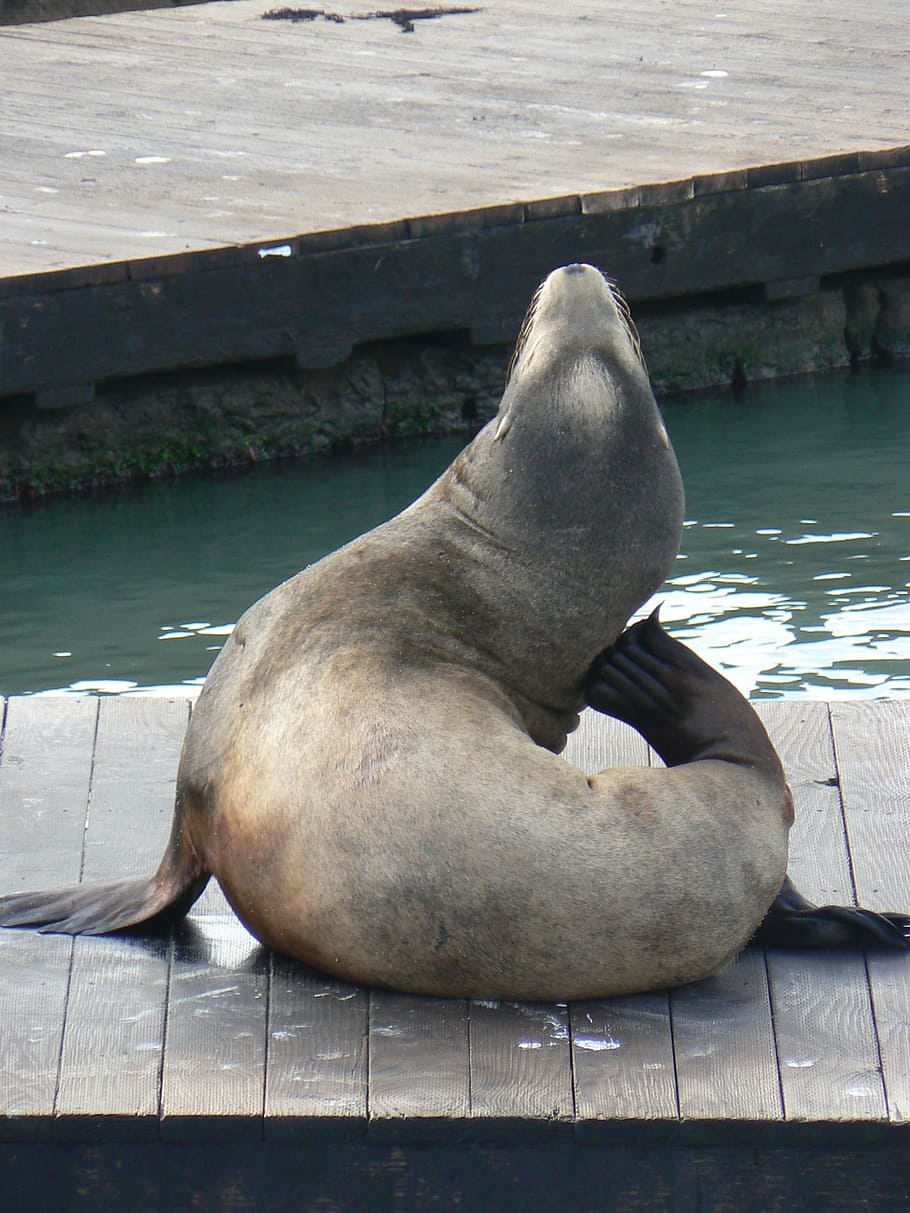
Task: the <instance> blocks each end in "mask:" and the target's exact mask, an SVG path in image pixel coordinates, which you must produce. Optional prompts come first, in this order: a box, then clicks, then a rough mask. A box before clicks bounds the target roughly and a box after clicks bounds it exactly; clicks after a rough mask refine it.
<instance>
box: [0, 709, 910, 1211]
mask: <svg viewBox="0 0 910 1213" xmlns="http://www.w3.org/2000/svg"><path fill="white" fill-rule="evenodd" d="M759 706H760V709H761V712H762V715H763V716H764V718H765V720H766V722H767V724H768V727H769V729H770V731H771V733H772V736H773V737H774V739H775V741H776V743H777V745H778V747H779V749H780V752H781V755H782V758H783V760H784V763H785V766H786V767H787V770H788V775H789V778H790V780H791V786H792V788H793V792H794V796H795V800H796V806H797V819H796V825H795V827H794V832H793V845H792V862H791V873H792V875H793V876H794V878H795V880H796V882H797V883H798V885H799V886H800V887H801V888H802V889H803V891H804V892H805V893H806V894H807V895H809V896H810V897H813V898H815V899H816V900H820V901H829V900H830V901H842V902H851V901H852V900H854V895H855V896H856V897H858V899H859V901H860V902H861V903H862V904H864V905H867V906H869V907H871V908H874V909H901V908H906V907H907V906H908V905H910V863H908V856H910V800H908V787H910V756H908V755H910V751H908V746H907V737H908V734H910V701H902V702H871V701H855V702H838V703H833V704H830V705H827V704H824V703H819V702H814V703H812V702H803V701H799V702H797V701H776V702H773V703H763V704H761V705H759ZM189 710H190V709H189V705H188V704H187V702H186V701H176V700H168V699H159V698H154V697H152V698H147V697H132V698H131V697H120V698H109V699H101V700H99V699H93V698H88V697H66V696H59V697H33V698H16V699H12V700H10V701H8V702H7V703H6V705H5V716H4V726H3V733H2V754H0V860H2V888H3V890H4V891H13V890H16V889H19V888H27V887H45V886H49V885H53V884H58V883H64V882H69V881H73V880H75V879H77V878H79V877H80V875H81V876H82V877H83V878H84V879H86V880H89V879H99V878H109V877H113V876H116V875H130V874H138V873H142V872H145V871H147V870H149V869H150V868H151V867H152V866H153V865H154V864H155V863H157V860H158V857H159V854H160V852H161V850H162V848H163V845H164V840H165V837H166V835H167V831H168V827H169V822H170V816H171V806H172V797H173V788H174V776H175V771H176V764H177V758H178V754H179V748H180V744H181V739H182V736H183V733H184V730H185V727H186V723H187V715H188V711H189ZM569 757H570V758H571V759H572V760H573V761H575V762H576V763H578V764H579V765H580V766H582V767H584V768H585V769H586V770H589V771H593V770H597V769H600V768H601V767H603V766H605V765H608V764H615V763H628V762H635V763H646V762H647V761H648V751H647V747H646V746H645V745H644V743H643V742H642V741H641V739H640V738H639V737H638V736H637V735H636V734H634V733H632V732H631V731H630V730H628V729H626V728H624V727H623V726H619V725H617V724H616V723H615V722H611V721H609V720H606V719H604V718H602V717H596V716H595V715H594V714H593V713H588V714H587V715H586V718H585V720H584V721H583V725H582V728H581V729H580V730H579V733H578V734H576V736H575V737H574V738H573V739H572V742H571V748H570V751H569ZM0 957H2V958H0V966H2V981H0V1057H2V1059H3V1060H2V1066H3V1071H2V1072H3V1079H2V1084H0V1193H3V1194H4V1197H5V1199H4V1207H5V1208H10V1209H13V1208H22V1209H29V1210H30V1211H32V1210H35V1211H43V1210H45V1209H46V1210H51V1209H53V1210H55V1211H56V1210H59V1209H61V1208H65V1209H67V1210H97V1209H99V1208H101V1207H104V1208H107V1209H121V1208H124V1209H127V1208H128V1209H130V1210H131V1211H132V1213H144V1211H145V1210H159V1209H161V1210H164V1209H167V1210H178V1209H190V1208H192V1209H203V1210H209V1209H212V1210H215V1209H226V1210H241V1209H256V1208H259V1209H265V1208H267V1209H269V1210H281V1211H284V1210H288V1211H290V1210H292V1209H293V1210H295V1211H301V1210H313V1211H314V1213H315V1211H316V1210H319V1211H324V1210H330V1211H331V1210H342V1209H343V1210H350V1209H368V1210H380V1209H382V1210H384V1209H402V1210H430V1209H454V1208H463V1209H465V1210H472V1211H473V1210H501V1209H508V1208H515V1209H518V1208H521V1209H529V1210H537V1209H540V1210H543V1209H546V1210H552V1209H553V1208H556V1207H559V1206H560V1205H562V1204H564V1205H565V1207H566V1208H568V1209H572V1210H573V1213H578V1211H589V1210H590V1211H591V1213H593V1211H594V1210H605V1209H617V1210H619V1209H621V1210H647V1211H648V1213H652V1211H662V1210H667V1211H669V1210H673V1211H675V1213H680V1211H685V1213H690V1211H691V1213H695V1211H698V1213H704V1211H706V1210H712V1211H714V1210H716V1211H717V1213H720V1211H722V1210H731V1209H738V1208H751V1209H761V1210H763V1211H764V1210H787V1211H788V1213H793V1211H800V1210H805V1211H806V1213H808V1211H810V1210H812V1211H818V1210H829V1209H830V1210H834V1209H837V1210H845V1211H846V1210H849V1211H851V1213H852V1211H853V1210H857V1209H867V1210H870V1211H872V1210H874V1211H875V1213H898V1211H901V1213H903V1211H904V1210H906V1208H907V1200H908V1193H910V1150H908V1146H910V960H908V959H907V958H906V957H891V956H882V955H875V956H872V955H870V956H868V957H864V956H863V955H861V954H858V953H857V954H849V953H847V954H838V955H823V954H811V953H805V952H802V953H801V952H787V953H785V952H782V951H781V952H769V953H768V954H764V953H762V952H760V951H756V950H750V951H747V952H746V953H745V954H744V955H743V956H742V957H741V958H740V959H738V960H737V961H736V962H735V963H734V964H732V965H731V966H729V967H728V968H727V969H726V970H724V971H723V972H722V973H720V974H719V975H718V976H716V977H715V978H713V979H711V980H709V981H706V982H701V983H698V984H695V985H692V986H689V987H685V988H682V989H678V990H674V991H671V992H670V993H658V994H648V995H642V996H637V997H631V998H621V999H610V1000H605V1001H596V1002H587V1003H580V1004H573V1005H569V1006H566V1005H544V1004H534V1005H531V1004H525V1005H519V1004H510V1003H492V1002H466V1001H462V1000H444V999H424V998H410V997H405V996H401V995H397V994H390V993H383V992H377V991H369V990H365V989H359V988H356V987H352V986H346V985H343V984H341V983H339V982H336V981H332V980H329V979H327V978H325V977H323V976H321V975H319V974H317V973H314V972H312V971H309V970H306V969H304V968H303V967H302V966H300V965H297V964H295V963H292V962H290V961H287V960H285V959H282V958H280V957H277V956H274V955H270V954H268V953H267V952H265V951H264V950H262V949H261V948H259V947H258V945H256V943H255V941H253V940H252V939H251V938H250V936H249V935H248V934H247V933H246V931H245V930H244V929H243V928H242V927H241V926H240V925H239V923H238V922H237V921H236V920H235V919H234V918H233V917H232V916H231V914H230V912H229V911H228V909H227V907H226V904H225V902H224V901H223V899H222V897H221V894H220V892H219V891H218V890H217V889H213V890H211V891H208V892H207V893H206V895H205V896H204V898H203V900H202V901H201V902H200V903H199V904H198V905H197V907H196V908H195V909H194V911H193V913H192V916H191V919H190V920H189V924H188V925H186V926H184V927H183V928H181V929H178V930H176V931H175V933H174V934H173V935H172V936H171V937H170V938H164V939H158V940H149V939H142V938H129V939H127V938H119V939H111V938H107V939H88V938H80V939H77V940H75V941H72V940H70V939H68V938H64V937H60V936H40V935H37V934H34V933H32V932H4V933H2V936H0Z"/></svg>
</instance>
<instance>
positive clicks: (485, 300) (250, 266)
mask: <svg viewBox="0 0 910 1213" xmlns="http://www.w3.org/2000/svg"><path fill="white" fill-rule="evenodd" d="M887 174H888V180H887V183H886V186H885V187H883V185H882V180H881V173H878V172H866V173H858V174H855V175H852V176H848V177H843V178H838V179H834V180H829V179H821V180H816V181H809V182H800V183H797V184H794V185H786V186H774V187H767V188H765V189H758V190H748V191H746V190H737V191H733V192H729V193H725V194H718V195H710V196H703V197H702V196H700V197H694V198H692V199H691V200H689V201H688V202H686V203H683V204H679V205H673V206H666V205H653V206H639V207H635V208H633V209H632V210H622V211H609V212H606V213H603V214H595V215H567V216H561V217H558V218H554V219H548V220H541V221H539V222H535V223H521V224H513V225H510V226H504V227H496V228H489V229H479V230H476V231H471V230H469V231H456V232H454V233H446V234H443V235H427V236H424V237H423V238H421V239H417V240H406V241H398V242H394V243H389V244H382V245H374V244H369V245H362V246H356V247H352V248H346V249H337V250H333V251H331V252H312V253H310V252H305V251H302V252H300V253H299V254H297V255H291V256H289V257H287V258H284V257H268V258H265V259H259V258H258V257H254V259H252V260H245V261H243V262H242V263H241V264H236V265H227V266H223V267H221V268H217V269H201V270H194V269H193V268H192V265H193V263H192V262H188V263H187V269H186V271H185V272H184V273H183V274H180V275H168V276H165V277H162V278H160V279H158V280H153V279H150V280H146V279H143V280H142V281H138V282H134V281H115V282H110V283H102V284H100V285H98V286H95V287H93V288H92V290H90V291H77V292H73V291H70V290H63V291H54V292H51V293H47V294H45V293H44V292H43V291H39V290H37V289H36V290H35V291H34V292H33V293H31V294H21V295H17V296H14V297H11V298H6V299H0V319H2V320H3V321H4V324H5V327H6V331H7V333H8V334H9V336H8V339H7V341H6V343H5V345H4V347H3V349H2V351H0V359H2V361H0V385H2V387H0V391H2V392H3V393H13V392H28V391H34V390H37V389H38V388H41V389H46V390H47V391H51V390H54V391H60V390H62V388H64V387H66V386H67V385H69V384H77V385H84V384H91V383H94V382H102V381H104V380H107V379H112V378H117V377H120V376H124V375H134V374H138V373H141V372H143V371H149V370H153V369H155V370H170V369H179V368H190V367H195V366H202V365H208V364H213V363H227V362H237V361H239V360H244V359H251V360H253V359H268V358H278V357H290V356H295V357H296V358H297V360H298V362H299V363H300V364H301V365H309V364H312V365H325V364H326V363H327V362H331V361H333V360H340V359H342V358H343V357H344V356H345V352H346V350H347V349H348V348H349V347H350V346H351V345H352V344H357V343H359V342H366V341H372V340H378V339H384V338H392V337H398V336H401V335H403V334H414V333H425V332H432V331H452V330H465V331H471V332H474V333H475V334H476V335H477V336H478V338H479V339H482V340H484V341H504V342H509V341H512V340H513V339H514V337H515V335H516V333H517V331H518V328H519V326H520V323H521V319H522V316H523V315H524V311H525V308H526V307H527V302H528V299H529V298H530V296H531V294H532V293H533V291H534V288H535V287H536V285H537V283H538V282H539V281H540V279H541V278H542V277H543V276H544V274H545V273H546V272H548V271H549V270H550V269H552V268H553V266H554V265H557V264H560V263H562V262H565V261H569V260H580V261H590V262H593V263H594V264H597V265H601V266H603V267H604V268H606V269H608V271H609V272H610V273H611V274H612V275H613V276H614V277H615V278H616V279H617V280H618V281H619V282H620V283H621V285H622V287H623V290H624V291H625V293H626V294H627V296H628V297H629V298H630V299H631V300H633V301H634V302H642V301H647V300H654V299H667V298H671V297H674V296H678V295H684V294H688V293H692V292H693V291H696V292H703V291H709V290H723V289H729V288H741V287H744V286H748V285H752V284H761V283H763V282H766V281H769V280H772V281H773V280H778V279H783V278H793V277H800V276H807V275H820V274H830V273H835V272H841V271H844V270H848V269H855V268H860V267H862V266H869V265H880V264H888V263H892V262H895V261H906V260H910V233H908V228H907V225H906V223H905V216H906V212H907V207H908V205H910V168H895V169H890V170H888V171H887ZM807 231H811V232H812V233H813V236H812V239H811V240H807V239H806V238H805V233H806V232H807ZM289 247H290V246H289ZM655 250H659V251H660V256H659V257H657V256H656V253H655ZM288 300H293V307H292V308H291V309H290V310H289V304H288ZM63 334H65V335H66V338H67V339H66V341H65V342H64V341H63V340H62V335H63Z"/></svg>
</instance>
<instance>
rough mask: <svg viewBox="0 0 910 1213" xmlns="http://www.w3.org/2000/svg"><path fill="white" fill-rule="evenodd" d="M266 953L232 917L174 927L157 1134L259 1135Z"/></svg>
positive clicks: (239, 1137) (224, 1137) (222, 1138)
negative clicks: (159, 1128) (180, 927)
mask: <svg viewBox="0 0 910 1213" xmlns="http://www.w3.org/2000/svg"><path fill="white" fill-rule="evenodd" d="M268 967H269V966H268V955H267V953H266V952H265V951H264V950H263V949H261V948H259V947H258V946H257V945H256V944H255V941H253V940H252V938H251V936H250V935H249V934H248V933H247V932H246V931H245V930H244V928H243V927H242V926H241V925H240V923H239V922H238V921H237V919H236V918H234V917H233V916H231V917H230V918H227V917H220V916H215V915H206V916H200V917H197V918H195V919H193V920H190V922H189V923H188V924H187V925H186V926H185V927H184V928H183V929H178V930H176V931H175V938H174V942H173V944H172V948H171V967H170V976H169V982H170V984H169V989H168V1000H167V1020H166V1025H165V1050H164V1063H163V1068H162V1076H161V1130H160V1132H161V1136H162V1137H163V1138H166V1139H168V1140H217V1141H225V1140H228V1141H230V1140H256V1141H258V1140H260V1139H261V1137H262V1131H263V1127H262V1117H263V1110H264V1109H263V1103H264V1091H265V1060H266V1022H267V1020H266V1017H267V1002H268V999H267V992H268Z"/></svg>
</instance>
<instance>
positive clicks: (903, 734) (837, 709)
mask: <svg viewBox="0 0 910 1213" xmlns="http://www.w3.org/2000/svg"><path fill="white" fill-rule="evenodd" d="M831 723H832V727H833V730H834V746H835V751H836V754H837V764H838V772H839V774H840V783H841V795H842V797H843V805H844V816H845V818H846V821H847V834H848V837H849V840H850V854H851V860H852V864H853V872H854V876H855V880H856V892H857V897H858V900H859V902H860V904H861V905H864V906H867V907H868V908H869V909H871V910H883V911H901V912H903V913H910V862H908V858H910V798H908V792H907V790H908V788H910V747H908V738H910V701H907V700H899V701H895V702H881V703H871V702H863V701H857V702H853V703H835V704H832V705H831ZM867 964H868V969H869V980H870V984H871V986H872V1002H873V1007H874V1011H875V1023H876V1027H877V1030H878V1040H879V1048H880V1053H881V1065H882V1073H883V1075H884V1079H885V1089H886V1092H887V1100H888V1113H889V1117H890V1119H891V1121H892V1122H893V1123H895V1124H906V1123H907V1122H908V1121H910V1027H908V1014H907V1008H908V1007H910V965H908V964H907V958H906V957H905V956H899V955H898V956H887V955H883V954H872V955H870V956H869V957H868V959H867Z"/></svg>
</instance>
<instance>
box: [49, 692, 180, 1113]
mask: <svg viewBox="0 0 910 1213" xmlns="http://www.w3.org/2000/svg"><path fill="white" fill-rule="evenodd" d="M188 715H189V713H188V705H187V701H186V700H171V699H158V698H153V699H149V700H141V699H136V698H132V699H131V698H130V697H128V696H121V697H118V698H112V699H106V700H102V701H101V702H100V709H99V718H98V732H97V737H96V741H95V751H94V763H93V775H92V794H91V800H90V804H89V812H88V825H87V829H86V835H85V859H84V864H83V879H84V880H87V881H92V880H113V879H117V878H119V877H125V876H132V875H143V874H151V872H153V871H154V870H155V868H156V867H157V865H158V860H159V859H160V857H161V854H162V852H163V850H164V845H165V842H166V840H167V836H168V834H169V832H170V824H171V818H172V816H173V810H174V785H175V776H176V772H177V760H178V758H179V755H180V746H181V744H182V741H183V734H184V732H185V731H186V725H187V720H188ZM167 978H168V947H167V939H166V938H164V939H154V938H153V939H92V938H88V937H82V938H78V939H76V940H75V941H74V947H73V964H72V973H71V977H70V993H69V998H68V1001H67V1008H66V1024H65V1031H64V1037H63V1051H62V1056H61V1061H60V1084H59V1089H58V1092H57V1101H56V1106H55V1115H56V1116H57V1117H58V1119H59V1118H65V1119H66V1120H67V1121H70V1122H71V1121H72V1120H74V1119H82V1120H84V1121H86V1122H87V1123H84V1124H82V1125H81V1126H80V1127H81V1131H82V1132H83V1133H95V1132H97V1122H98V1121H99V1120H100V1118H101V1117H119V1118H120V1122H119V1124H118V1127H117V1132H118V1133H120V1134H124V1135H125V1134H129V1135H131V1136H134V1135H138V1134H145V1135H147V1136H149V1137H157V1134H158V1103H159V1075H160V1072H161V1061H162V1053H163V1040H164V1013H165V998H166V995H167ZM107 1128H108V1131H110V1121H109V1122H108V1125H107ZM72 1131H73V1126H72V1123H70V1124H68V1126H67V1133H68V1134H72Z"/></svg>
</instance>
